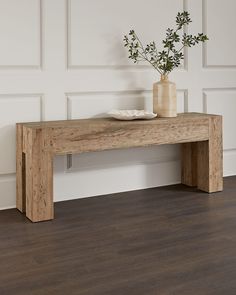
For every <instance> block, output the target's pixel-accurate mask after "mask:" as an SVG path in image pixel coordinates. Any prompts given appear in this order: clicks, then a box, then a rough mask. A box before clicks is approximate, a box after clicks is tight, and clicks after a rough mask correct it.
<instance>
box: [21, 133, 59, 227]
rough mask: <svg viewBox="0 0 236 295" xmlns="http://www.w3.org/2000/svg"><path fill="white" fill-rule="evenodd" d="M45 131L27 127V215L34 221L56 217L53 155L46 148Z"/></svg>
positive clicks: (25, 134)
mask: <svg viewBox="0 0 236 295" xmlns="http://www.w3.org/2000/svg"><path fill="white" fill-rule="evenodd" d="M44 132H45V131H43V130H39V129H37V130H36V129H27V128H26V129H25V131H24V136H26V137H27V138H26V140H25V143H27V145H26V146H25V150H26V166H25V169H26V216H27V217H28V218H29V219H30V220H31V221H33V222H38V221H46V220H50V219H53V218H54V206H53V157H52V154H51V153H49V152H47V151H45V150H44V140H45V134H44Z"/></svg>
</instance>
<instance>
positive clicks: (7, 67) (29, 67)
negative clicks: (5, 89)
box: [0, 0, 43, 71]
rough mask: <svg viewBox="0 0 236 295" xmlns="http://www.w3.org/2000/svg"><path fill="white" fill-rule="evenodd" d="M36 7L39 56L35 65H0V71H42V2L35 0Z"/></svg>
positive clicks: (41, 0)
mask: <svg viewBox="0 0 236 295" xmlns="http://www.w3.org/2000/svg"><path fill="white" fill-rule="evenodd" d="M35 1H37V5H38V19H39V22H38V37H39V39H38V44H39V48H38V51H39V54H38V61H39V62H38V63H37V64H23V63H22V64H17V65H16V64H15V65H14V64H13V65H10V64H9V65H3V64H0V71H9V70H24V71H25V70H42V68H43V0H35Z"/></svg>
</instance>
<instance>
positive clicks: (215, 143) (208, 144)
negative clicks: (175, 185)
mask: <svg viewBox="0 0 236 295" xmlns="http://www.w3.org/2000/svg"><path fill="white" fill-rule="evenodd" d="M198 188H199V189H200V190H203V191H206V192H208V193H213V192H218V191H222V190H223V148H222V117H220V116H212V117H210V118H209V140H208V141H202V142H198Z"/></svg>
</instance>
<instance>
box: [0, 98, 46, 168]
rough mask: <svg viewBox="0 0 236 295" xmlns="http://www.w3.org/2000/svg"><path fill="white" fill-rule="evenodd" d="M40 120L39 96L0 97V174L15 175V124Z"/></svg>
mask: <svg viewBox="0 0 236 295" xmlns="http://www.w3.org/2000/svg"><path fill="white" fill-rule="evenodd" d="M40 120H41V97H40V96H27V95H8V96H7V95H6V96H4V95H0V163H1V165H0V174H9V173H15V166H16V163H15V146H16V140H15V138H16V132H15V123H16V122H31V121H40Z"/></svg>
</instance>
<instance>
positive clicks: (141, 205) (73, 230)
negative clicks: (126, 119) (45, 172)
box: [0, 177, 236, 295]
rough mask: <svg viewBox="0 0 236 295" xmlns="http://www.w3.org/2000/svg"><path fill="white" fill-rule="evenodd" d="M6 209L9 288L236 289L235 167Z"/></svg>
mask: <svg viewBox="0 0 236 295" xmlns="http://www.w3.org/2000/svg"><path fill="white" fill-rule="evenodd" d="M224 186H225V189H224V191H223V192H219V193H213V194H211V195H206V194H205V193H202V192H200V191H199V190H197V189H193V188H187V187H185V186H183V185H174V186H167V187H161V188H153V189H148V190H140V191H133V192H127V193H121V194H114V195H109V196H99V197H94V198H86V199H80V200H74V201H67V202H60V203H56V205H55V215H56V217H58V218H56V219H54V220H53V221H50V222H46V223H37V224H33V223H31V222H30V221H28V220H27V218H26V217H24V216H23V215H21V214H20V213H19V212H18V211H17V210H16V209H11V210H5V211H1V212H0V236H1V238H0V261H1V262H0V294H1V295H23V294H24V295H25V294H26V295H27V294H29V295H41V294H42V295H47V294H49V295H54V294H55V295H65V294H68V295H175V294H176V295H177V294H178V295H179V294H181V295H185V294H186V295H191V294H194V295H207V294H210V295H211V294H214V295H215V294H216V295H218V294H219V295H222V294H227V295H231V294H232V295H234V294H236V279H235V278H236V231H235V228H236V177H228V178H226V179H224Z"/></svg>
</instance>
